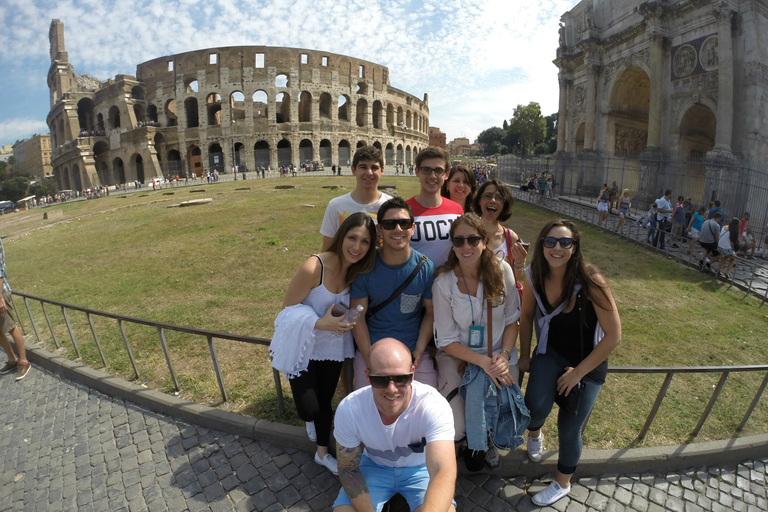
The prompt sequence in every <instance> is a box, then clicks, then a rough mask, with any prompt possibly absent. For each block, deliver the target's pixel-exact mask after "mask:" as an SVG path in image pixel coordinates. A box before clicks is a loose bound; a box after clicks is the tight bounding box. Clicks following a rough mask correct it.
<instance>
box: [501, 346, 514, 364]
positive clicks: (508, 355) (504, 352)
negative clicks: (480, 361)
mask: <svg viewBox="0 0 768 512" xmlns="http://www.w3.org/2000/svg"><path fill="white" fill-rule="evenodd" d="M499 353H500V354H507V361H509V360H510V359H512V352H510V351H509V350H507V349H505V348H503V349H501V352H499Z"/></svg>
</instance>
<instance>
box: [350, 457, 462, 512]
mask: <svg viewBox="0 0 768 512" xmlns="http://www.w3.org/2000/svg"><path fill="white" fill-rule="evenodd" d="M451 445H453V443H451ZM427 447H429V445H427ZM363 449H364V448H363V445H362V444H360V445H358V446H356V447H354V448H347V447H346V446H341V445H340V444H339V445H337V446H336V460H337V462H338V464H339V480H340V481H341V486H342V487H344V491H345V492H346V493H347V497H349V500H350V501H351V502H352V505H354V507H355V510H356V511H357V512H373V510H374V508H373V503H372V502H371V495H370V493H369V492H368V484H367V483H366V482H365V477H363V474H362V473H361V472H360V459H361V458H362V456H363Z"/></svg>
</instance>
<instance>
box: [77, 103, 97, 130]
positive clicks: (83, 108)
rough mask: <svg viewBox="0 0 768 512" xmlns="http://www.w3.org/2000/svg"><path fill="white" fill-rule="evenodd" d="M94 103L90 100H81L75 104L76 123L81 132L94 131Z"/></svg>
mask: <svg viewBox="0 0 768 512" xmlns="http://www.w3.org/2000/svg"><path fill="white" fill-rule="evenodd" d="M93 110H94V103H93V100H92V99H91V98H83V99H81V100H80V101H78V102H77V121H78V123H79V124H80V131H81V132H91V131H94V130H96V126H95V123H94V118H93Z"/></svg>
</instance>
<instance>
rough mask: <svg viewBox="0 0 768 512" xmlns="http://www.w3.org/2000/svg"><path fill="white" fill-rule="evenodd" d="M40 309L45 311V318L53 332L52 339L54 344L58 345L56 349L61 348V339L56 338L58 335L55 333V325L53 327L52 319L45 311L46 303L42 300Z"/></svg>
mask: <svg viewBox="0 0 768 512" xmlns="http://www.w3.org/2000/svg"><path fill="white" fill-rule="evenodd" d="M40 307H41V308H42V309H43V316H44V317H45V321H46V322H47V323H48V329H50V331H51V337H52V338H53V343H54V344H56V348H61V344H59V339H58V338H57V337H56V333H55V332H53V325H51V319H50V318H49V317H48V313H47V312H46V311H45V302H43V301H42V300H41V301H40Z"/></svg>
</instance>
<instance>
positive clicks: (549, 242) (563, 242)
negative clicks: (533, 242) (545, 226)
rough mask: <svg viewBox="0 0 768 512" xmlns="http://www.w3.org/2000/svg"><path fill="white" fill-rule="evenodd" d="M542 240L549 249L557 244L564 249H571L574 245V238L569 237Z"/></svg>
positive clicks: (549, 237) (551, 237)
mask: <svg viewBox="0 0 768 512" xmlns="http://www.w3.org/2000/svg"><path fill="white" fill-rule="evenodd" d="M542 240H544V247H546V248H547V249H551V248H553V247H554V246H555V244H557V243H559V244H560V247H561V248H563V249H570V248H571V246H572V245H573V238H568V237H563V238H555V237H553V236H545V237H544V238H542Z"/></svg>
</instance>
